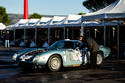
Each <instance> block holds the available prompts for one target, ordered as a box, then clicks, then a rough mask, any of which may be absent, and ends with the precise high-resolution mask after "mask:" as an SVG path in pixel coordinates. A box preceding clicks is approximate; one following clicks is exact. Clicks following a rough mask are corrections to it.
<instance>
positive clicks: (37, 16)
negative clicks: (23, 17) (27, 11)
mask: <svg viewBox="0 0 125 83" xmlns="http://www.w3.org/2000/svg"><path fill="white" fill-rule="evenodd" d="M41 17H42V15H40V14H38V13H33V14H32V15H31V16H30V17H29V18H38V19H40V18H41Z"/></svg>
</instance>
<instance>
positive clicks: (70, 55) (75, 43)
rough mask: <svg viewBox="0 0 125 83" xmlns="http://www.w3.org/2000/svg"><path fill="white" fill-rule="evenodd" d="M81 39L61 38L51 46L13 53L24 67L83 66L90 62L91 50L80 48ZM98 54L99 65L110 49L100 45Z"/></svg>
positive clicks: (53, 68) (55, 68)
mask: <svg viewBox="0 0 125 83" xmlns="http://www.w3.org/2000/svg"><path fill="white" fill-rule="evenodd" d="M81 46H82V42H80V41H79V40H60V41H57V42H55V43H54V44H52V45H51V46H50V47H49V48H39V49H37V48H35V49H28V50H24V51H19V52H17V53H15V54H14V55H13V60H14V61H16V62H18V64H20V65H21V66H22V67H23V68H27V67H29V66H30V67H32V68H48V69H49V70H51V71H59V70H60V68H62V67H74V66H81V65H86V64H89V63H90V52H89V51H88V50H87V48H80V47H81ZM99 49H100V50H99V52H98V54H97V65H101V64H102V63H103V59H104V58H106V57H108V56H109V54H110V49H109V48H106V47H104V46H100V48H99Z"/></svg>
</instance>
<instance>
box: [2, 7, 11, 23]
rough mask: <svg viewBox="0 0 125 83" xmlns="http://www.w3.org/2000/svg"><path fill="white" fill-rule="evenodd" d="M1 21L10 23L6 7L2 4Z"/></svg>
mask: <svg viewBox="0 0 125 83" xmlns="http://www.w3.org/2000/svg"><path fill="white" fill-rule="evenodd" d="M0 23H3V24H5V25H8V24H9V23H10V18H9V17H8V14H7V13H6V8H4V7H2V6H0Z"/></svg>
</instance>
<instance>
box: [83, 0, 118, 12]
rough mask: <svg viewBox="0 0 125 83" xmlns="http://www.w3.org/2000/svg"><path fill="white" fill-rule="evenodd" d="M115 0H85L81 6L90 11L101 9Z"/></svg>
mask: <svg viewBox="0 0 125 83" xmlns="http://www.w3.org/2000/svg"><path fill="white" fill-rule="evenodd" d="M115 1H116V0H85V1H84V2H83V6H85V7H86V8H87V9H88V10H90V12H93V11H97V10H99V9H102V8H104V7H106V6H108V5H109V4H111V3H113V2H115Z"/></svg>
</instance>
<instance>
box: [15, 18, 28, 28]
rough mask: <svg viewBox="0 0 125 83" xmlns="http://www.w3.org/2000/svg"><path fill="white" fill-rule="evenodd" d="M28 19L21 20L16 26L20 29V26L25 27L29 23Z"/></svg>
mask: <svg viewBox="0 0 125 83" xmlns="http://www.w3.org/2000/svg"><path fill="white" fill-rule="evenodd" d="M28 21H29V20H28V19H20V20H19V21H18V22H17V23H16V24H15V26H16V27H18V26H25V25H26V23H28Z"/></svg>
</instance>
